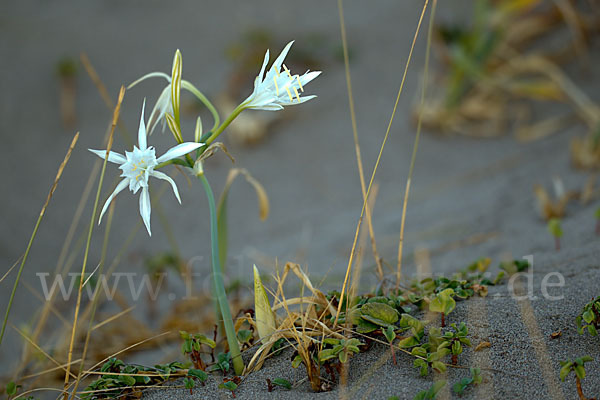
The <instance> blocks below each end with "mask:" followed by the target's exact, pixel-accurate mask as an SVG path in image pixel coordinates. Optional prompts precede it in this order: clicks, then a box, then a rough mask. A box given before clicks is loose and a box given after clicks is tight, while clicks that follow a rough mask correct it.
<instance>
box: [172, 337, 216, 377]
mask: <svg viewBox="0 0 600 400" xmlns="http://www.w3.org/2000/svg"><path fill="white" fill-rule="evenodd" d="M179 335H180V336H181V338H182V339H183V343H182V344H181V352H182V353H183V355H187V356H188V357H190V360H192V363H193V364H194V368H196V369H201V370H204V369H206V366H205V365H204V362H203V361H202V357H201V356H200V350H202V346H203V345H206V346H208V347H210V348H211V349H214V348H215V346H216V345H217V344H216V343H215V341H214V340H211V339H209V338H207V337H206V336H204V335H200V334H195V335H192V334H189V333H187V332H186V331H180V332H179Z"/></svg>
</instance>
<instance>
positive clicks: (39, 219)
mask: <svg viewBox="0 0 600 400" xmlns="http://www.w3.org/2000/svg"><path fill="white" fill-rule="evenodd" d="M78 139H79V132H77V133H76V134H75V136H74V137H73V140H72V141H71V145H70V146H69V149H68V150H67V154H66V155H65V158H64V159H63V162H62V163H61V164H60V166H59V167H58V172H57V173H56V178H54V183H53V184H52V187H51V188H50V192H49V193H48V197H46V202H45V203H44V206H43V207H42V210H41V211H40V215H39V217H38V219H37V222H36V223H35V227H34V228H33V233H32V234H31V238H30V239H29V244H27V249H26V250H25V254H24V255H23V260H22V261H21V266H20V267H19V272H18V273H17V279H16V280H15V284H14V286H13V290H12V293H11V295H10V299H9V300H8V306H7V307H6V314H5V316H4V322H3V323H2V331H1V332H0V345H1V344H2V339H3V338H4V332H5V331H6V323H7V322H8V315H9V314H10V309H11V307H12V303H13V300H14V297H15V293H16V292H17V287H18V286H19V280H20V279H21V273H22V272H23V267H25V261H27V256H28V255H29V250H31V245H32V244H33V239H35V236H36V234H37V231H38V228H39V227H40V223H41V222H42V218H43V217H44V214H45V213H46V208H47V207H48V204H49V203H50V199H52V195H53V194H54V191H55V190H56V186H57V185H58V181H59V180H60V177H61V176H62V173H63V171H64V169H65V166H66V165H67V162H68V161H69V158H70V157H71V153H72V152H73V148H74V147H75V144H76V143H77V140H78Z"/></svg>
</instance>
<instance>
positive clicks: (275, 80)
mask: <svg viewBox="0 0 600 400" xmlns="http://www.w3.org/2000/svg"><path fill="white" fill-rule="evenodd" d="M273 82H275V92H276V93H277V96H279V86H277V78H275V77H273Z"/></svg>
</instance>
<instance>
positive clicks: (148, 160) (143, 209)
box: [89, 100, 203, 235]
mask: <svg viewBox="0 0 600 400" xmlns="http://www.w3.org/2000/svg"><path fill="white" fill-rule="evenodd" d="M145 106H146V101H145V100H144V104H143V105H142V116H141V118H140V128H139V131H138V147H136V146H133V151H126V152H125V155H124V156H123V155H121V154H118V153H115V152H113V151H111V152H109V154H108V161H109V162H112V163H115V164H120V165H119V169H121V170H122V171H123V172H122V173H121V176H122V177H123V178H124V179H123V180H122V181H121V182H119V184H118V185H117V187H116V189H115V190H114V191H113V192H112V193H111V195H110V196H108V199H107V200H106V202H105V203H104V207H102V212H101V213H100V218H99V219H98V224H100V222H101V221H102V216H103V215H104V213H105V212H106V210H107V208H108V206H109V205H110V202H111V201H112V199H113V198H114V197H115V196H116V195H117V194H119V192H121V191H122V190H123V189H125V188H126V187H128V186H129V190H131V191H132V192H133V193H134V194H135V193H137V192H138V190H140V188H141V189H142V193H141V195H140V215H141V216H142V220H143V221H144V224H145V225H146V229H147V230H148V234H149V235H152V233H151V231H150V212H151V210H150V194H149V192H148V178H150V176H153V177H155V178H158V179H163V180H165V181H167V182H169V183H170V184H171V187H172V188H173V192H174V193H175V197H176V198H177V200H179V203H181V198H180V197H179V191H178V190H177V185H175V181H173V179H171V178H170V177H169V176H168V175H167V174H164V173H162V172H159V171H155V170H154V167H156V166H157V165H158V164H160V163H162V162H165V161H169V160H173V159H175V158H178V157H181V156H183V155H185V154H187V153H189V152H191V151H194V150H196V149H197V148H198V147H200V146H202V145H203V143H190V142H187V143H181V144H178V145H177V146H175V147H173V148H171V149H169V150H168V151H167V152H166V153H165V154H163V155H162V156H160V157H158V158H157V157H156V152H155V150H154V147H152V146H148V145H147V143H146V125H145V124H144V108H145ZM89 150H90V151H91V152H92V153H94V154H96V155H97V156H98V157H100V158H102V159H104V158H105V157H106V150H92V149H89Z"/></svg>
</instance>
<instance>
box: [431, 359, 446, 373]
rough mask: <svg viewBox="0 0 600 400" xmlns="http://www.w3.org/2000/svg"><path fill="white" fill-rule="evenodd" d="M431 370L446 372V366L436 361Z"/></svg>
mask: <svg viewBox="0 0 600 400" xmlns="http://www.w3.org/2000/svg"><path fill="white" fill-rule="evenodd" d="M431 368H433V369H435V370H436V371H437V372H439V373H444V372H446V364H444V363H443V362H441V361H434V362H432V363H431Z"/></svg>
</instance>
